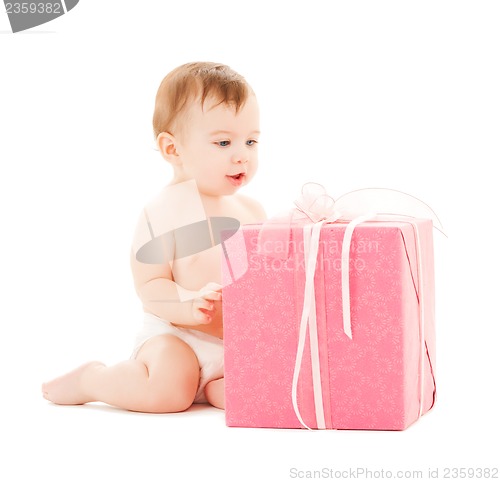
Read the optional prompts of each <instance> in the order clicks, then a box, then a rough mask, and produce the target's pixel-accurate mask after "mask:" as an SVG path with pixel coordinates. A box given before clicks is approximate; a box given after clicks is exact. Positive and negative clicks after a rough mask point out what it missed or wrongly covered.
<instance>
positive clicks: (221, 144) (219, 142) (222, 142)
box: [216, 141, 231, 147]
mask: <svg viewBox="0 0 500 482" xmlns="http://www.w3.org/2000/svg"><path fill="white" fill-rule="evenodd" d="M230 143H231V142H230V141H217V142H216V144H217V145H218V146H221V147H227V146H228V145H229V144H230Z"/></svg>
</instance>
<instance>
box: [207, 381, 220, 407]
mask: <svg viewBox="0 0 500 482" xmlns="http://www.w3.org/2000/svg"><path fill="white" fill-rule="evenodd" d="M205 397H207V401H208V403H210V405H213V406H214V407H217V408H220V409H222V410H224V378H219V379H217V380H212V381H211V382H208V383H207V386H206V387H205Z"/></svg>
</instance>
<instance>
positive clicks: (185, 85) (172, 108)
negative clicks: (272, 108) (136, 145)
mask: <svg viewBox="0 0 500 482" xmlns="http://www.w3.org/2000/svg"><path fill="white" fill-rule="evenodd" d="M251 92H252V89H251V88H250V86H249V85H248V83H247V81H246V80H245V79H244V78H243V77H242V76H241V75H240V74H238V73H237V72H235V71H234V70H232V69H231V68H230V67H228V66H227V65H224V64H218V63H214V62H192V63H189V64H184V65H181V66H180V67H177V68H176V69H174V70H172V72H170V73H169V74H168V75H167V76H166V77H165V78H164V79H163V80H162V82H161V84H160V87H159V88H158V93H157V94H156V102H155V110H154V114H153V131H154V135H155V139H156V138H157V137H158V135H159V134H160V133H161V132H169V133H171V134H173V132H172V131H173V129H174V127H175V122H176V120H177V118H178V116H179V115H180V114H181V113H183V112H184V110H185V109H186V108H187V107H188V105H189V102H190V101H192V100H194V99H197V98H198V97H199V98H200V103H201V106H202V108H203V105H204V102H205V100H206V98H207V97H210V98H213V99H215V100H216V101H218V103H217V104H216V105H220V104H225V105H229V106H231V107H234V109H235V111H236V113H238V112H239V110H240V109H241V107H242V106H243V105H244V104H245V102H246V100H247V98H248V96H249V94H250V93H251Z"/></svg>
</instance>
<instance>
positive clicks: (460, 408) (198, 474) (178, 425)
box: [0, 383, 499, 482]
mask: <svg viewBox="0 0 500 482" xmlns="http://www.w3.org/2000/svg"><path fill="white" fill-rule="evenodd" d="M443 385H444V387H442V390H441V393H440V397H439V398H440V399H439V400H438V402H439V403H438V405H437V407H436V408H435V410H434V411H433V412H430V413H429V414H427V415H426V416H424V417H423V418H422V419H421V420H420V421H418V422H417V423H416V424H414V425H413V426H412V427H410V428H409V429H408V430H406V431H404V432H369V431H322V432H319V431H315V432H308V431H305V430H270V429H239V428H229V427H226V426H225V423H224V413H223V412H222V411H219V410H217V409H215V408H212V407H209V406H195V407H193V408H191V409H190V410H189V411H188V412H185V413H181V414H171V415H148V414H138V413H131V412H126V411H122V410H118V409H115V408H111V407H107V406H104V405H101V404H89V405H86V406H78V407H62V406H55V405H53V404H51V403H48V402H46V401H45V400H44V399H42V397H41V396H40V395H39V393H38V387H37V386H35V385H30V386H29V387H28V386H24V387H22V389H21V390H23V391H24V394H25V397H24V400H23V401H22V402H19V401H18V400H16V397H15V396H13V397H11V398H9V397H5V396H4V398H3V400H2V402H1V412H0V416H1V420H2V423H1V427H2V430H1V431H2V436H1V438H2V439H3V444H2V445H3V449H2V456H1V459H2V463H1V464H0V480H4V481H9V482H14V481H28V480H47V481H51V482H59V481H61V482H63V481H64V482H66V481H92V482H100V481H103V482H104V481H111V480H117V481H136V480H147V481H167V480H172V481H195V480H206V481H217V480H238V481H254V480H269V481H276V482H279V481H287V480H293V479H299V480H300V479H305V478H306V477H307V475H310V476H311V477H312V476H313V475H316V479H319V478H323V479H328V478H330V479H334V477H333V475H335V471H338V470H340V471H354V472H344V478H354V476H353V473H357V471H358V470H359V471H362V472H360V474H361V473H362V474H365V475H368V477H365V478H363V477H362V476H361V475H360V474H358V477H357V479H358V480H365V479H366V480H371V479H370V476H371V478H372V479H373V478H379V479H380V478H383V476H382V475H381V474H382V472H381V471H384V474H387V472H388V471H390V472H391V473H392V477H393V478H396V477H397V476H398V471H400V470H402V471H410V472H412V474H411V475H412V480H413V479H415V480H416V479H420V480H430V479H429V477H428V475H429V470H433V471H434V473H435V470H436V469H439V471H440V474H441V475H443V474H444V473H445V472H444V471H445V470H446V468H460V467H463V468H477V467H490V468H491V467H492V466H494V465H496V466H497V467H498V456H497V450H496V449H495V447H496V448H498V443H497V442H498V441H497V440H493V441H491V442H490V441H488V439H487V437H489V436H490V435H492V434H495V433H496V434H497V433H498V428H499V425H498V415H497V411H496V407H497V405H496V403H497V402H498V400H497V401H496V402H495V403H494V400H484V399H481V397H480V396H479V395H478V394H475V393H470V392H469V388H468V386H467V383H464V384H463V386H462V387H461V388H458V389H457V388H454V387H453V386H452V385H451V384H449V383H448V384H444V383H443ZM18 388H21V387H18ZM490 395H491V393H490ZM331 470H333V472H330V471H331ZM307 471H319V472H317V473H316V474H314V472H310V473H308V472H307ZM366 471H372V473H371V474H370V473H369V472H366ZM413 471H421V474H422V475H421V476H419V475H418V474H413ZM332 474H333V475H332ZM349 474H350V477H349ZM320 475H321V477H320ZM330 475H332V476H331V477H330ZM407 475H410V474H407ZM387 478H389V477H387Z"/></svg>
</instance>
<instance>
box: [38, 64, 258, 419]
mask: <svg viewBox="0 0 500 482" xmlns="http://www.w3.org/2000/svg"><path fill="white" fill-rule="evenodd" d="M153 127H154V134H155V137H156V142H157V147H158V150H159V151H160V153H161V155H162V156H163V158H164V159H165V160H166V161H168V162H169V163H170V164H171V165H172V168H173V178H172V180H171V181H170V183H169V184H168V185H167V186H166V187H165V188H164V189H163V190H162V192H161V193H160V194H159V195H158V196H157V197H156V198H155V199H154V200H153V201H152V202H151V203H150V204H148V205H147V206H146V208H145V209H144V211H143V213H142V216H141V217H140V219H139V222H138V225H137V230H136V233H135V237H134V241H133V246H132V252H131V267H132V273H133V276H134V282H135V288H136V291H137V294H138V295H139V297H140V299H141V301H142V303H143V308H144V326H143V329H142V331H141V332H140V333H139V334H138V337H137V340H136V346H135V349H134V352H133V355H132V357H131V358H130V359H129V360H127V361H123V362H121V363H118V364H117V365H114V366H109V367H108V366H106V365H104V364H103V363H100V362H95V361H94V362H90V363H86V364H85V365H82V366H80V367H78V368H77V369H75V370H73V371H72V372H69V373H67V374H65V375H63V376H61V377H59V378H56V379H54V380H52V381H50V382H48V383H44V384H43V385H42V391H43V396H44V397H45V398H46V399H47V400H50V401H52V402H54V403H57V404H63V405H65V404H69V405H77V404H83V403H86V402H93V401H101V402H105V403H108V404H110V405H114V406H117V407H120V408H124V409H127V410H133V411H140V412H151V413H167V412H179V411H183V410H186V409H187V408H189V407H190V406H191V404H193V403H204V402H207V401H208V403H210V404H212V405H213V406H215V407H218V408H221V409H223V408H224V378H223V377H224V373H223V344H222V310H221V298H222V286H221V283H222V281H221V253H222V248H221V245H220V243H219V242H217V239H218V236H217V232H216V229H214V220H219V224H220V220H224V219H226V220H227V219H231V218H232V219H234V220H237V221H239V223H241V224H246V223H255V222H260V221H262V220H263V219H264V218H265V214H264V211H263V209H262V207H261V206H260V204H259V203H257V202H256V201H254V200H252V199H250V198H248V197H246V196H243V195H241V194H238V190H239V189H240V187H242V186H244V185H245V184H247V183H248V182H249V181H250V180H251V179H252V177H253V176H254V174H255V172H256V169H257V164H258V160H257V157H258V156H257V144H258V139H259V109H258V105H257V99H256V97H255V94H254V93H253V91H252V89H251V88H250V86H249V85H248V84H247V82H246V81H245V79H244V78H243V77H241V76H240V75H239V74H237V73H236V72H234V71H233V70H231V69H230V68H229V67H227V66H225V65H222V64H216V63H208V62H196V63H190V64H186V65H182V66H180V67H178V68H176V69H175V70H173V71H172V72H171V73H170V74H168V75H167V76H166V77H165V78H164V79H163V81H162V83H161V85H160V87H159V89H158V93H157V96H156V104H155V111H154V116H153Z"/></svg>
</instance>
